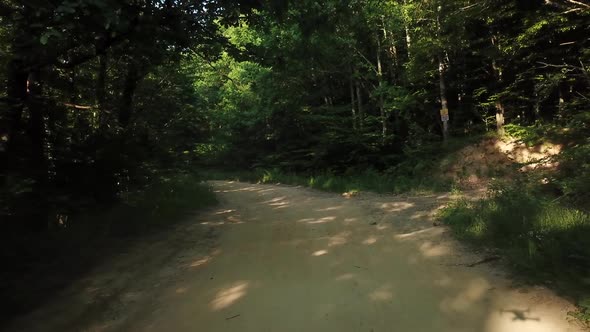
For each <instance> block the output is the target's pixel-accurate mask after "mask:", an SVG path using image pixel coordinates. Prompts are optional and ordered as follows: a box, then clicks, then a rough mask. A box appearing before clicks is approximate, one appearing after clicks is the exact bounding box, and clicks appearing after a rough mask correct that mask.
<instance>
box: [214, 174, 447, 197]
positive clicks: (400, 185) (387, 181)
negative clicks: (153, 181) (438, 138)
mask: <svg viewBox="0 0 590 332" xmlns="http://www.w3.org/2000/svg"><path fill="white" fill-rule="evenodd" d="M203 176H205V177H206V178H208V179H210V180H228V179H231V180H236V181H247V182H258V183H284V184H291V185H299V186H305V187H309V188H313V189H318V190H323V191H329V192H337V193H344V192H358V191H372V192H376V193H392V194H398V193H402V192H414V193H427V192H441V191H447V190H450V189H451V187H452V183H451V182H450V181H444V180H440V179H434V178H428V177H414V178H411V177H405V176H395V175H389V174H381V173H378V172H376V171H372V170H368V171H365V172H363V173H360V174H357V175H334V174H331V173H327V172H326V173H321V174H315V175H305V174H294V173H285V172H282V171H280V170H278V169H270V170H264V169H257V170H253V171H233V172H218V171H207V172H203Z"/></svg>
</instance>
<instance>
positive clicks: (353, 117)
mask: <svg viewBox="0 0 590 332" xmlns="http://www.w3.org/2000/svg"><path fill="white" fill-rule="evenodd" d="M349 86H350V107H351V110H352V129H353V130H354V131H356V130H357V125H356V108H355V105H354V103H355V98H354V78H353V77H352V76H351V77H350V81H349Z"/></svg>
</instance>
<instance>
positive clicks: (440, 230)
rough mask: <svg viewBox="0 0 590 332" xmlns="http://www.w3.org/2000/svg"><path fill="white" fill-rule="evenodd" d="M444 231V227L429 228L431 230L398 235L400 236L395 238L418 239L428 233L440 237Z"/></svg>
mask: <svg viewBox="0 0 590 332" xmlns="http://www.w3.org/2000/svg"><path fill="white" fill-rule="evenodd" d="M444 231H445V230H444V228H442V227H429V228H426V229H421V230H419V231H414V232H411V233H405V234H398V235H395V238H396V239H405V238H410V237H416V236H418V235H423V234H426V233H432V235H438V234H441V233H443V232H444Z"/></svg>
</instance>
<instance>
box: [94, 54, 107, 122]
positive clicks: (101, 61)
mask: <svg viewBox="0 0 590 332" xmlns="http://www.w3.org/2000/svg"><path fill="white" fill-rule="evenodd" d="M107 68H108V57H107V55H106V54H103V55H101V56H99V57H98V75H97V78H96V105H97V106H98V112H99V113H98V127H99V130H101V131H102V129H104V127H105V126H106V125H107V122H108V121H107V119H108V116H107V114H108V113H107V112H108V111H107V109H106V82H107Z"/></svg>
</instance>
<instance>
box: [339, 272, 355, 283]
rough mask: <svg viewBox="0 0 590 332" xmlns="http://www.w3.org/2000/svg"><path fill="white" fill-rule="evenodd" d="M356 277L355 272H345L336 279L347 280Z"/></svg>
mask: <svg viewBox="0 0 590 332" xmlns="http://www.w3.org/2000/svg"><path fill="white" fill-rule="evenodd" d="M352 279H354V274H353V273H345V274H342V275H339V276H338V277H336V279H335V280H336V281H346V280H352Z"/></svg>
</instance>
